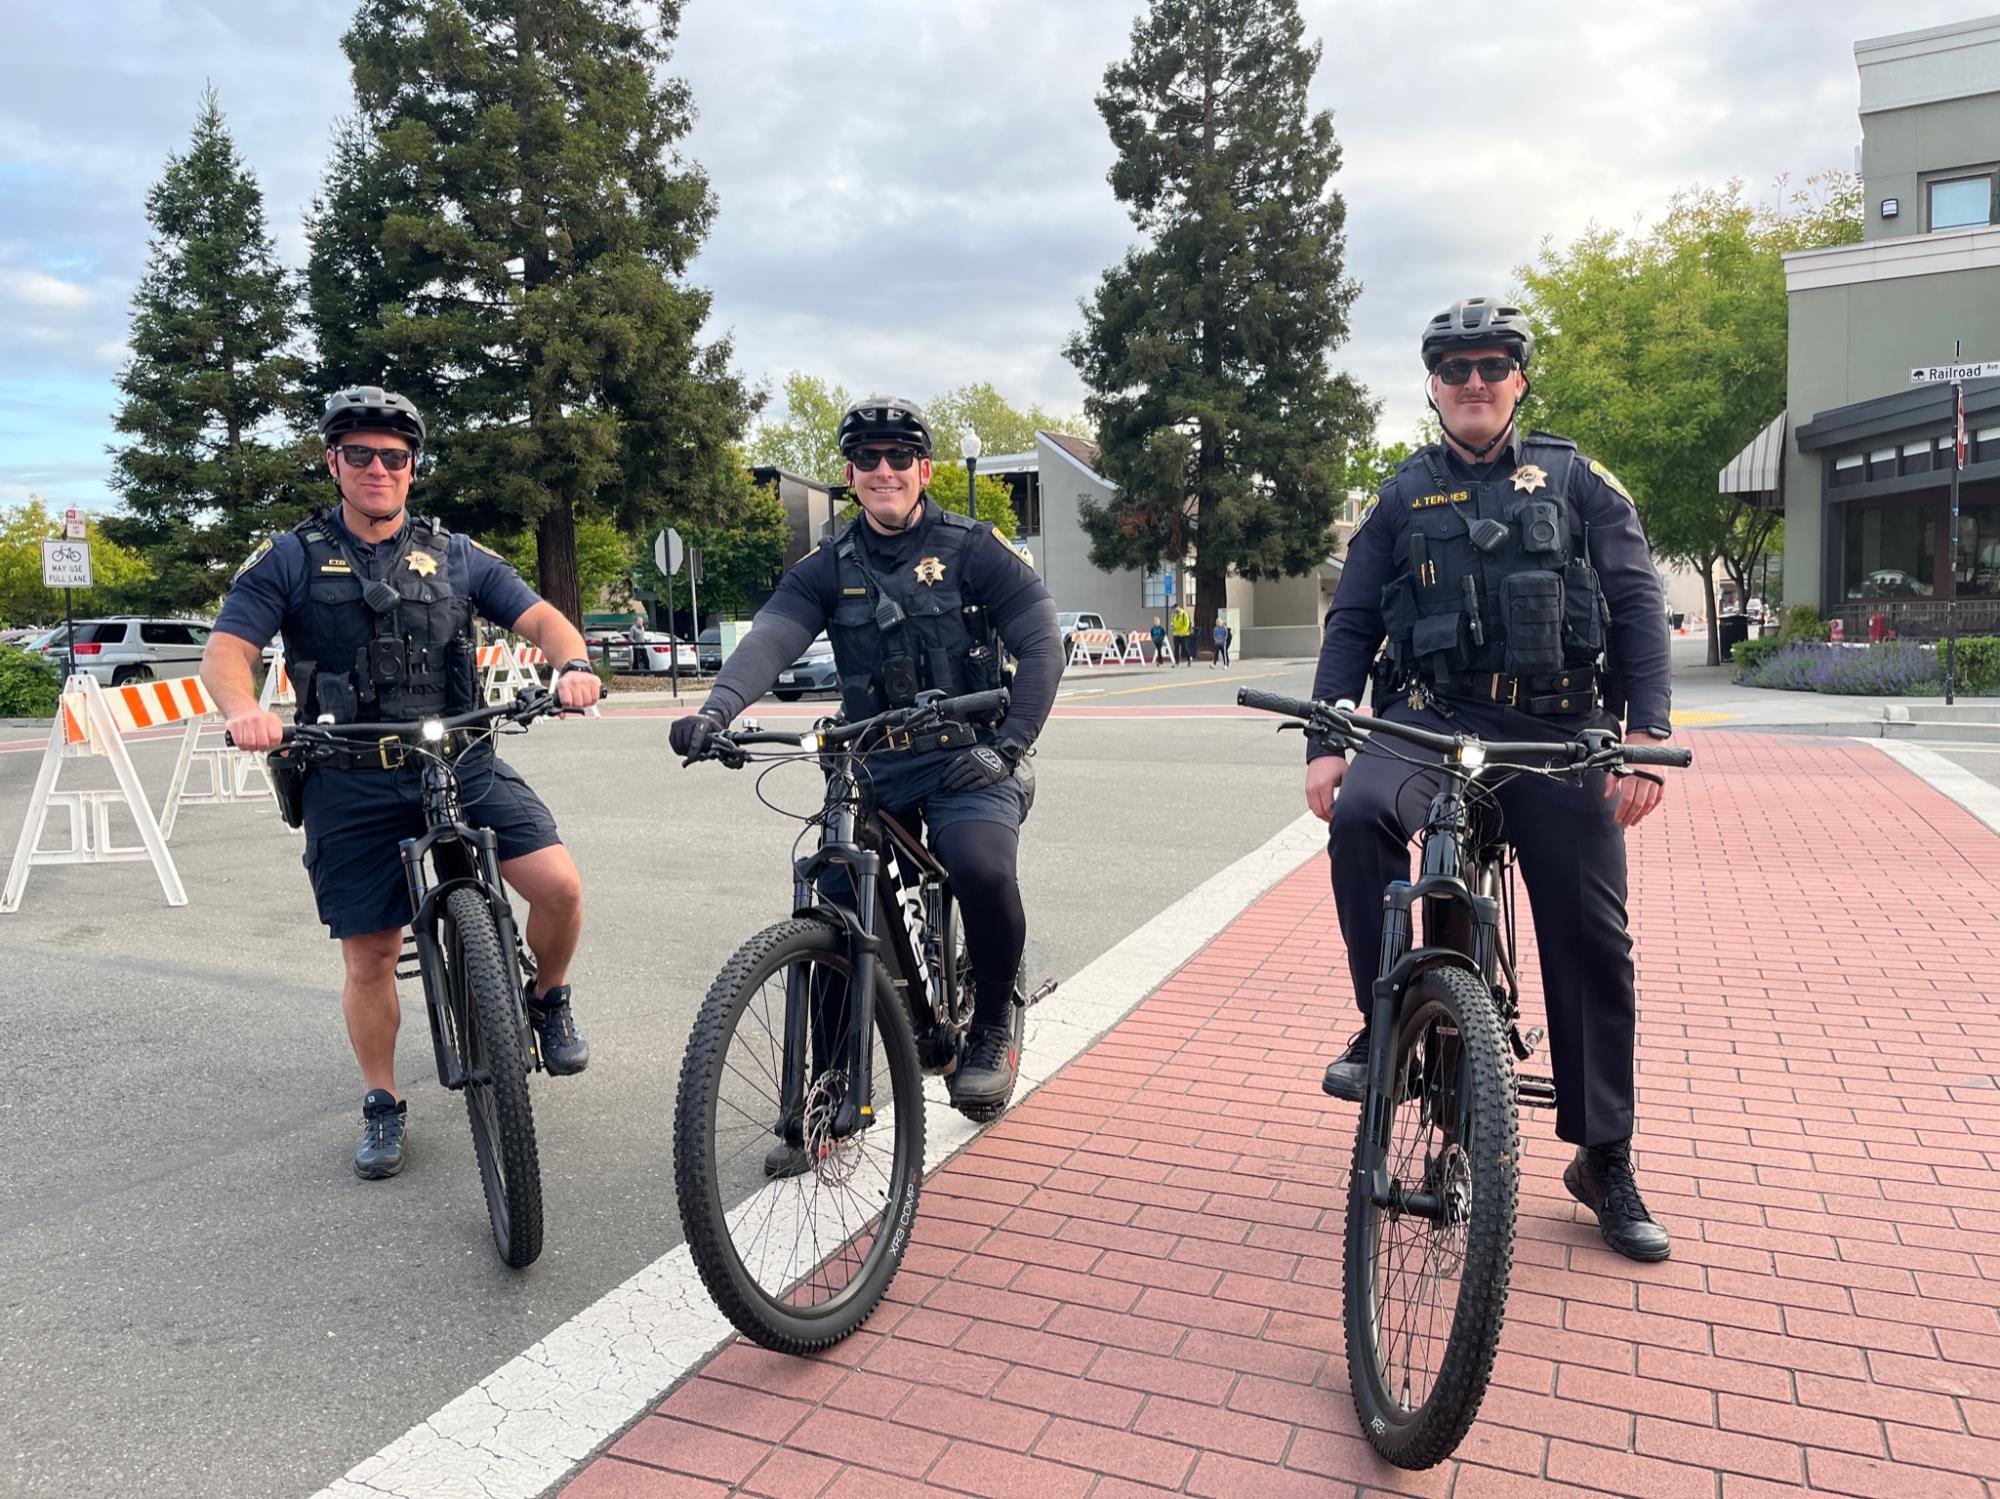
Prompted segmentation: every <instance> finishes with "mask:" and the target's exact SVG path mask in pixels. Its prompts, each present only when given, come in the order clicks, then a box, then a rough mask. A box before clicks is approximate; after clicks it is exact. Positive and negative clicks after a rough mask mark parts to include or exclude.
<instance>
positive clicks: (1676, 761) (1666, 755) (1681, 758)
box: [1624, 744, 1694, 770]
mask: <svg viewBox="0 0 2000 1499" xmlns="http://www.w3.org/2000/svg"><path fill="white" fill-rule="evenodd" d="M1624 751H1625V763H1626V764H1627V765H1671V766H1672V767H1673V768H1674V769H1676V770H1685V769H1687V767H1688V766H1690V765H1692V764H1694V751H1693V750H1686V749H1675V748H1673V747H1672V746H1670V745H1664V744H1658V745H1655V744H1628V745H1626V746H1624Z"/></svg>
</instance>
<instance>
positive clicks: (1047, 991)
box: [1027, 979, 1062, 1010]
mask: <svg viewBox="0 0 2000 1499" xmlns="http://www.w3.org/2000/svg"><path fill="white" fill-rule="evenodd" d="M1060 982H1062V981H1061V980H1060V979H1050V980H1049V981H1048V982H1047V983H1046V984H1043V985H1042V987H1041V988H1039V989H1037V990H1036V991H1035V992H1034V993H1033V994H1030V995H1029V996H1028V999H1027V1008H1029V1009H1031V1010H1032V1009H1033V1008H1034V1007H1035V1006H1036V1005H1038V1004H1040V1003H1041V1002H1042V1001H1043V1000H1045V999H1047V998H1048V997H1049V996H1050V995H1051V994H1053V993H1055V992H1056V985H1057V984H1059V983H1060Z"/></svg>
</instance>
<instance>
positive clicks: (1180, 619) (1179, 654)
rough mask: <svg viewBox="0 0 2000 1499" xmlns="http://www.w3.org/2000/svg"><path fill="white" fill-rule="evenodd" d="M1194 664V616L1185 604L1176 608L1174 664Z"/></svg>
mask: <svg viewBox="0 0 2000 1499" xmlns="http://www.w3.org/2000/svg"><path fill="white" fill-rule="evenodd" d="M1183 663H1185V664H1186V665H1188V666H1192V665H1194V616H1193V615H1191V614H1189V613H1188V611H1187V606H1186V605H1185V604H1183V605H1182V606H1181V607H1179V608H1178V609H1176V610H1174V665H1176V666H1180V665H1182V664H1183Z"/></svg>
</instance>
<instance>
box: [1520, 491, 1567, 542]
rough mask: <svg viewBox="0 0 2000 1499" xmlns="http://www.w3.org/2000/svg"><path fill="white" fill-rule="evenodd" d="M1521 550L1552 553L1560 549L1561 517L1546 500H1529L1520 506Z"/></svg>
mask: <svg viewBox="0 0 2000 1499" xmlns="http://www.w3.org/2000/svg"><path fill="white" fill-rule="evenodd" d="M1521 550H1522V551H1524V552H1528V553H1531V554H1536V555H1553V554H1554V553H1557V552H1560V551H1561V550H1562V517H1561V516H1560V515H1559V514H1558V513H1557V511H1556V507H1555V506H1554V505H1553V504H1552V503H1550V502H1549V501H1547V500H1530V501H1529V502H1528V503H1527V504H1525V505H1523V506H1522V507H1521Z"/></svg>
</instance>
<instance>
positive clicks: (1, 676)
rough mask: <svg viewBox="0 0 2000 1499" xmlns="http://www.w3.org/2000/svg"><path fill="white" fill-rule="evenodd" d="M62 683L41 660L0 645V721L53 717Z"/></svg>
mask: <svg viewBox="0 0 2000 1499" xmlns="http://www.w3.org/2000/svg"><path fill="white" fill-rule="evenodd" d="M61 697H62V683H61V682H59V681H57V680H56V674H55V673H54V672H53V671H51V670H50V669H49V667H48V666H47V665H46V664H45V663H44V662H42V661H41V660H40V659H38V658H37V657H34V656H30V655H29V654H28V653H27V652H26V651H17V650H15V649H14V648H13V647H12V646H0V718H54V717H55V714H56V703H57V701H58V700H59V699H60V698H61Z"/></svg>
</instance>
